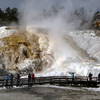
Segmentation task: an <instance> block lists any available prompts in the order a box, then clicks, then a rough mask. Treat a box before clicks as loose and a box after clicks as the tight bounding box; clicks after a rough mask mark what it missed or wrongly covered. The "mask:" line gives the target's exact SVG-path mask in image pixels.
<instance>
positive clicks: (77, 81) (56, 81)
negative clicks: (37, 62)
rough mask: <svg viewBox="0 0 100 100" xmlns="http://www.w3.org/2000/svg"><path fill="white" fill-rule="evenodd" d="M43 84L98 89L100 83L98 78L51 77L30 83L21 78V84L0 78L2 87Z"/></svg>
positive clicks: (38, 78)
mask: <svg viewBox="0 0 100 100" xmlns="http://www.w3.org/2000/svg"><path fill="white" fill-rule="evenodd" d="M41 84H53V85H64V86H69V85H70V86H85V87H97V86H99V84H100V82H99V81H98V78H97V77H93V78H92V80H89V78H88V77H82V76H78V77H75V78H72V77H68V76H50V77H35V79H34V81H28V78H21V79H20V81H19V82H17V80H16V79H13V82H12V83H11V80H8V83H6V80H4V79H3V78H2V77H1V78H0V87H5V86H6V87H7V86H25V85H28V86H29V85H31V86H32V85H41Z"/></svg>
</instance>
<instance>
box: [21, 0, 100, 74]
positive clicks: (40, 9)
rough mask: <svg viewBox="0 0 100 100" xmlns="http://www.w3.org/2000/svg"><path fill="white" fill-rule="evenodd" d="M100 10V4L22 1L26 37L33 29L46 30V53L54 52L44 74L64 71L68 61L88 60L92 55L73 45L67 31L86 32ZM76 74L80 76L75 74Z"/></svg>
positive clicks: (64, 0) (98, 0)
mask: <svg viewBox="0 0 100 100" xmlns="http://www.w3.org/2000/svg"><path fill="white" fill-rule="evenodd" d="M99 7H100V0H25V1H24V2H23V4H21V9H20V10H21V13H22V18H21V20H20V22H21V23H20V24H21V25H22V26H25V27H26V30H27V31H28V32H29V33H34V28H43V29H47V30H48V38H49V48H48V52H53V54H54V58H55V60H54V64H53V65H52V66H51V68H50V69H48V71H47V70H46V72H47V73H49V72H50V71H51V70H56V71H61V70H64V68H62V67H63V66H64V67H65V69H66V67H67V66H69V65H68V62H70V60H71V61H74V62H76V61H78V62H82V61H86V59H88V60H89V57H90V56H91V55H88V53H87V52H85V51H84V50H83V49H81V48H82V47H79V46H78V44H77V43H75V41H74V40H73V37H71V36H70V32H69V31H75V30H77V29H82V30H85V29H86V28H89V27H88V26H89V25H90V24H91V20H92V18H93V15H94V13H95V12H96V10H98V9H99ZM65 62H66V63H67V64H65ZM77 64H78V63H77ZM69 69H70V68H69ZM71 70H72V69H71ZM78 70H79V69H78ZM72 71H73V70H72ZM82 71H83V69H82ZM82 71H81V72H82ZM75 72H77V73H78V74H81V72H79V71H77V70H75ZM85 72H86V70H85ZM85 72H84V73H85ZM55 73H56V72H55ZM83 75H86V74H83Z"/></svg>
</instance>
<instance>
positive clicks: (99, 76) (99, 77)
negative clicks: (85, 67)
mask: <svg viewBox="0 0 100 100" xmlns="http://www.w3.org/2000/svg"><path fill="white" fill-rule="evenodd" d="M98 81H100V73H99V74H98Z"/></svg>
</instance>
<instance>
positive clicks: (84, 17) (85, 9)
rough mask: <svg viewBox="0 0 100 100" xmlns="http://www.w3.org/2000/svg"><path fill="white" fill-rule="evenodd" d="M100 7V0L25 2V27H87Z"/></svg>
mask: <svg viewBox="0 0 100 100" xmlns="http://www.w3.org/2000/svg"><path fill="white" fill-rule="evenodd" d="M99 7H100V0H30V1H28V0H25V1H24V2H23V4H22V5H21V11H22V19H21V23H24V25H28V26H29V25H32V26H33V25H34V26H38V27H44V28H50V29H52V30H55V29H56V30H62V29H63V30H64V29H65V30H68V29H70V30H72V29H76V28H80V25H81V27H82V25H83V26H84V27H85V26H86V25H85V22H86V23H87V22H88V23H89V22H90V21H91V20H92V17H93V14H94V13H95V12H96V10H98V9H99Z"/></svg>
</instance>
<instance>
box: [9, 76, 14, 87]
mask: <svg viewBox="0 0 100 100" xmlns="http://www.w3.org/2000/svg"><path fill="white" fill-rule="evenodd" d="M13 78H14V75H13V74H10V85H11V87H13Z"/></svg>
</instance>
